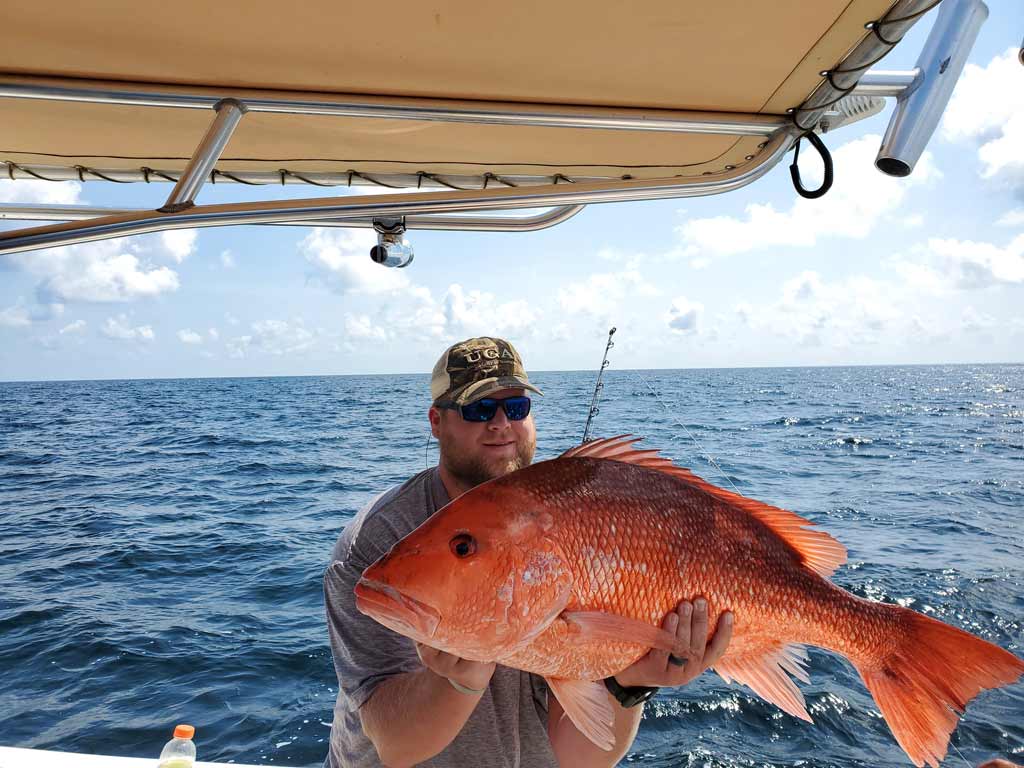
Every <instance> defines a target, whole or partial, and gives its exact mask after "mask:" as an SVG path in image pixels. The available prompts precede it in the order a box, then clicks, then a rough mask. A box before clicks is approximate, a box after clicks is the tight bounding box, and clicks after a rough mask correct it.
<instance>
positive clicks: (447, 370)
mask: <svg viewBox="0 0 1024 768" xmlns="http://www.w3.org/2000/svg"><path fill="white" fill-rule="evenodd" d="M512 388H520V389H528V390H530V391H531V392H536V393H537V394H538V395H543V394H544V393H543V392H541V391H540V390H539V389H537V388H536V387H535V386H533V384H531V383H530V380H529V379H528V378H527V376H526V371H525V370H524V369H523V361H522V359H521V358H520V357H519V353H518V352H516V349H515V347H513V346H512V345H511V344H509V343H508V342H507V341H505V340H504V339H495V338H492V337H490V336H481V337H479V338H475V339H466V340H465V341H460V342H459V343H458V344H453V345H452V346H451V347H449V348H448V349H447V350H445V353H444V354H443V355H441V359H440V360H438V361H437V365H435V366H434V375H433V376H432V377H431V379H430V397H431V399H432V400H433V401H434V402H435V403H438V402H446V403H454V404H455V405H466V403H471V402H473V401H474V400H479V399H480V398H481V397H484V396H485V395H487V394H488V393H490V392H497V391H498V390H499V389H512Z"/></svg>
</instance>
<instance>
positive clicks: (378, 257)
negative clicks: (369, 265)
mask: <svg viewBox="0 0 1024 768" xmlns="http://www.w3.org/2000/svg"><path fill="white" fill-rule="evenodd" d="M373 228H374V229H375V230H376V231H377V244H376V245H375V246H373V248H371V249H370V258H371V259H373V261H374V262H376V263H377V264H380V265H382V266H385V267H397V268H398V269H401V268H402V267H407V266H409V265H410V264H412V259H413V251H412V245H410V244H409V241H408V240H406V239H405V237H404V236H405V217H404V216H403V217H401V218H398V219H374V220H373Z"/></svg>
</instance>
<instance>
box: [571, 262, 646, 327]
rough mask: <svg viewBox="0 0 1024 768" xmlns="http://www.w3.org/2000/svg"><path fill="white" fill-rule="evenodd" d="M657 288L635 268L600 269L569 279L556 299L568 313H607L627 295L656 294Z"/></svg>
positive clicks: (632, 296) (596, 315)
mask: <svg viewBox="0 0 1024 768" xmlns="http://www.w3.org/2000/svg"><path fill="white" fill-rule="evenodd" d="M659 294H660V291H659V290H658V288H657V287H656V286H655V285H653V284H651V283H649V282H647V281H646V280H645V279H644V278H643V276H642V275H641V274H640V272H639V271H638V270H636V269H627V270H624V271H622V272H602V273H598V274H594V275H591V276H590V277H588V278H587V279H586V280H584V281H583V282H578V283H570V284H569V285H567V286H565V287H564V288H562V289H560V290H559V291H558V303H559V305H560V306H561V307H562V309H563V310H565V311H566V312H569V313H570V314H579V313H585V314H589V315H593V316H595V317H606V316H608V315H610V314H611V313H613V312H615V311H616V310H617V309H618V308H619V307H620V306H621V305H622V303H623V301H624V300H625V299H627V298H636V297H642V296H658V295H659Z"/></svg>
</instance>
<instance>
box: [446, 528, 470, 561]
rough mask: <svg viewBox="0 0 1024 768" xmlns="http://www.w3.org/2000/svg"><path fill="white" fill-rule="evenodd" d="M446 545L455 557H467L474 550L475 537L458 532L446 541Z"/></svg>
mask: <svg viewBox="0 0 1024 768" xmlns="http://www.w3.org/2000/svg"><path fill="white" fill-rule="evenodd" d="M448 547H449V548H450V549H451V551H452V554H453V555H455V556H456V557H459V558H462V557H469V556H470V555H472V554H473V553H475V552H476V539H474V538H473V537H472V536H470V535H469V534H468V533H460V534H459V535H458V536H455V537H454V538H452V540H451V541H449V542H448Z"/></svg>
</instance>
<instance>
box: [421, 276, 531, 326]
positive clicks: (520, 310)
mask: <svg viewBox="0 0 1024 768" xmlns="http://www.w3.org/2000/svg"><path fill="white" fill-rule="evenodd" d="M441 307H442V311H443V313H444V319H445V332H446V333H447V335H449V336H451V335H455V336H460V337H462V336H477V335H481V334H488V333H494V334H499V335H510V336H517V337H521V336H524V335H527V334H529V333H531V332H532V330H533V327H534V326H535V325H536V323H537V313H536V312H535V311H534V309H533V308H532V307H531V305H530V304H529V303H528V302H526V301H523V300H521V299H520V300H517V301H506V302H499V301H498V300H497V299H496V298H495V296H494V294H491V293H487V292H486V291H478V290H472V291H466V290H464V289H463V287H462V286H461V285H459V284H458V283H453V284H452V285H450V286H448V291H447V292H446V293H445V295H444V297H443V298H442V300H441Z"/></svg>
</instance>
